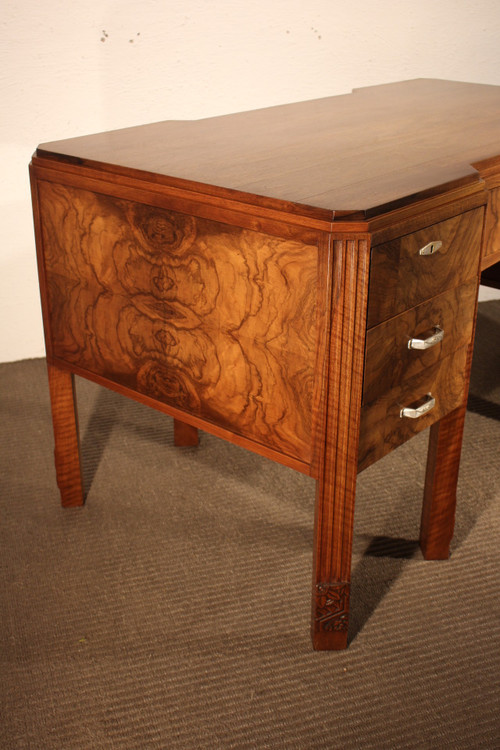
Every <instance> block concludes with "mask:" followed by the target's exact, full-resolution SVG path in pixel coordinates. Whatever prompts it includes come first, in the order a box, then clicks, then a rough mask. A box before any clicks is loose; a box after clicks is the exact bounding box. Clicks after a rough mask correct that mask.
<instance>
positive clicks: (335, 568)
mask: <svg viewBox="0 0 500 750" xmlns="http://www.w3.org/2000/svg"><path fill="white" fill-rule="evenodd" d="M368 266H369V241H368V238H366V237H360V238H358V239H351V240H349V239H344V240H342V239H340V238H334V241H333V247H332V248H331V268H332V273H331V278H332V282H333V285H332V289H331V312H330V316H329V317H330V320H331V324H330V329H329V347H328V354H327V360H326V361H327V365H328V366H327V369H326V372H325V374H324V403H323V420H322V422H319V425H318V427H319V429H320V435H321V439H320V440H319V441H318V445H319V446H320V451H321V455H320V460H319V462H318V465H319V478H318V482H317V492H316V514H315V525H314V528H315V533H314V563H313V600H312V639H313V646H314V648H316V649H321V650H322V649H341V648H345V647H346V645H347V628H348V619H349V589H350V577H351V553H352V535H353V521H354V499H355V493H356V470H357V452H358V439H359V415H360V407H361V392H362V380H363V355H364V339H365V322H366V303H367V286H368V284H367V282H368Z"/></svg>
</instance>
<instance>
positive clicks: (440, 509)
mask: <svg viewBox="0 0 500 750" xmlns="http://www.w3.org/2000/svg"><path fill="white" fill-rule="evenodd" d="M465 412H466V405H464V406H461V407H459V408H458V409H455V411H452V412H451V413H450V414H448V415H447V416H445V417H443V418H442V419H440V420H439V422H436V423H435V424H433V425H432V427H431V428H430V436H429V452H428V456H427V470H426V476H425V489H424V503H423V507H422V521H421V526H420V547H421V548H422V552H423V555H424V558H425V559H426V560H447V559H448V557H449V554H450V542H451V539H452V537H453V530H454V527H455V507H456V501H457V481H458V469H459V465H460V451H461V448H462V436H463V430H464V421H465Z"/></svg>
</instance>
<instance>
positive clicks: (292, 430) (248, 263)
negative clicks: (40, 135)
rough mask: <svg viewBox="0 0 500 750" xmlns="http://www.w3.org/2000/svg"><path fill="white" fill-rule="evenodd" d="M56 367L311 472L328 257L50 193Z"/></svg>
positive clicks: (68, 191) (47, 248)
mask: <svg viewBox="0 0 500 750" xmlns="http://www.w3.org/2000/svg"><path fill="white" fill-rule="evenodd" d="M39 198H40V205H41V210H42V216H43V226H42V235H43V248H44V265H45V272H46V276H47V284H48V299H49V307H50V318H51V331H52V347H53V352H54V356H55V357H56V358H59V359H61V360H64V361H65V362H67V363H70V364H74V365H78V366H80V367H82V368H84V369H87V370H89V371H91V372H93V373H96V374H98V375H101V376H103V377H105V378H109V379H110V380H111V381H114V382H118V383H121V384H123V385H125V386H127V387H129V388H133V389H135V390H137V391H138V392H139V393H142V394H145V395H147V396H150V397H152V398H154V399H157V400H159V401H162V402H164V403H167V404H170V405H172V406H173V407H175V408H178V409H180V410H182V411H186V412H187V413H189V414H193V415H196V416H199V417H201V418H202V419H205V420H207V421H209V422H213V423H214V424H217V425H220V426H222V427H224V428H227V429H230V430H232V431H234V432H237V433H239V434H241V435H243V436H246V437H248V438H250V439H253V440H255V441H258V442H259V443H262V444H264V445H268V446H270V447H272V448H274V449H276V450H278V451H281V452H283V453H285V454H289V455H291V456H294V457H297V458H299V459H301V460H306V461H308V460H309V459H310V455H311V444H312V436H311V412H312V403H313V387H314V363H315V354H316V341H317V321H316V301H317V300H316V295H317V285H318V280H317V263H318V250H317V247H315V246H312V245H304V244H303V243H301V242H298V241H291V240H281V239H279V238H276V237H271V236H268V235H265V234H262V233H258V232H252V231H248V230H242V229H238V228H235V227H230V226H226V225H224V224H221V223H218V222H215V221H210V220H206V219H195V218H193V217H190V216H187V215H184V214H180V213H177V212H173V211H169V210H167V209H159V208H153V207H150V206H146V205H142V204H138V203H135V202H132V201H125V200H121V199H115V198H111V197H109V196H102V195H98V194H95V193H92V192H89V191H86V190H79V189H78V188H70V187H65V186H63V185H57V184H55V183H45V182H40V183H39Z"/></svg>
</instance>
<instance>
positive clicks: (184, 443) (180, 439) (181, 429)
mask: <svg viewBox="0 0 500 750" xmlns="http://www.w3.org/2000/svg"><path fill="white" fill-rule="evenodd" d="M198 442H199V438H198V430H197V428H196V427H192V425H190V424H186V423H185V422H181V421H180V420H179V419H174V445H177V446H179V447H183V448H187V447H190V446H193V445H198Z"/></svg>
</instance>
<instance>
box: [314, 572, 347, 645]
mask: <svg viewBox="0 0 500 750" xmlns="http://www.w3.org/2000/svg"><path fill="white" fill-rule="evenodd" d="M349 593H350V584H349V583H347V582H339V583H318V584H316V597H315V604H316V606H315V612H314V613H313V643H314V647H315V648H316V649H320V650H321V649H342V648H345V647H346V646H347V628H348V626H349Z"/></svg>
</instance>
